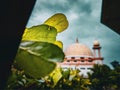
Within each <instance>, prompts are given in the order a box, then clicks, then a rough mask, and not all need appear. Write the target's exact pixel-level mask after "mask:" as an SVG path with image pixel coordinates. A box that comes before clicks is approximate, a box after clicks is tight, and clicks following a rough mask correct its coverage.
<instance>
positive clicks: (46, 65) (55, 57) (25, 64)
mask: <svg viewBox="0 0 120 90" xmlns="http://www.w3.org/2000/svg"><path fill="white" fill-rule="evenodd" d="M63 58H64V53H63V52H62V50H61V49H60V48H59V47H58V46H56V45H54V44H51V43H47V42H33V41H29V42H23V43H21V45H20V49H19V50H18V53H17V55H16V58H15V62H14V65H15V66H16V68H17V69H22V70H24V72H25V74H26V75H29V76H31V77H33V78H37V79H39V78H41V77H44V76H46V75H48V74H49V73H51V72H52V71H53V70H54V69H55V67H56V63H55V62H53V61H62V60H63Z"/></svg>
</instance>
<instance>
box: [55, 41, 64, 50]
mask: <svg viewBox="0 0 120 90" xmlns="http://www.w3.org/2000/svg"><path fill="white" fill-rule="evenodd" d="M54 44H55V45H57V46H58V47H60V48H61V49H63V43H62V42H61V41H55V42H54Z"/></svg>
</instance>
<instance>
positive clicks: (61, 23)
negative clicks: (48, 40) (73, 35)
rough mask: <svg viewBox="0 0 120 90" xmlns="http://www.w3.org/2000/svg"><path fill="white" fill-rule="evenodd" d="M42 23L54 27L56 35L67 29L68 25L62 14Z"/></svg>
mask: <svg viewBox="0 0 120 90" xmlns="http://www.w3.org/2000/svg"><path fill="white" fill-rule="evenodd" d="M44 23H45V24H47V25H50V26H53V27H55V28H56V29H57V32H58V33H59V32H62V31H64V30H65V29H67V27H68V25H69V23H68V20H67V18H66V16H65V15H64V14H62V13H57V14H55V15H53V16H51V17H50V18H48V19H47V20H46V21H45V22H44Z"/></svg>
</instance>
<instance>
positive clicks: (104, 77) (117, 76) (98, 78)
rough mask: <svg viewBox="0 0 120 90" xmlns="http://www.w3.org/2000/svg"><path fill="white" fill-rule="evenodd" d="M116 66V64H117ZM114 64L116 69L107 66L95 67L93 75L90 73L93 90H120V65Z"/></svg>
mask: <svg viewBox="0 0 120 90" xmlns="http://www.w3.org/2000/svg"><path fill="white" fill-rule="evenodd" d="M115 64H116V62H115ZM115 64H112V65H113V67H116V68H114V69H111V68H110V67H108V66H107V65H94V68H92V69H91V70H92V72H93V73H92V74H91V73H88V75H89V79H90V82H91V85H90V88H91V89H92V90H119V89H120V71H119V70H120V69H119V70H118V68H120V65H118V64H116V65H117V66H115Z"/></svg>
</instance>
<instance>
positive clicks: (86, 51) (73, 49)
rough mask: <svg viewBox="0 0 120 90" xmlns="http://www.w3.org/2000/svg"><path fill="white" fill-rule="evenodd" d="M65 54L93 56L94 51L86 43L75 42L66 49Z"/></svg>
mask: <svg viewBox="0 0 120 90" xmlns="http://www.w3.org/2000/svg"><path fill="white" fill-rule="evenodd" d="M65 55H66V56H87V57H91V56H93V53H92V51H91V50H90V48H89V47H87V46H86V45H83V44H79V43H75V44H72V45H70V46H69V47H68V48H67V49H66V50H65Z"/></svg>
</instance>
